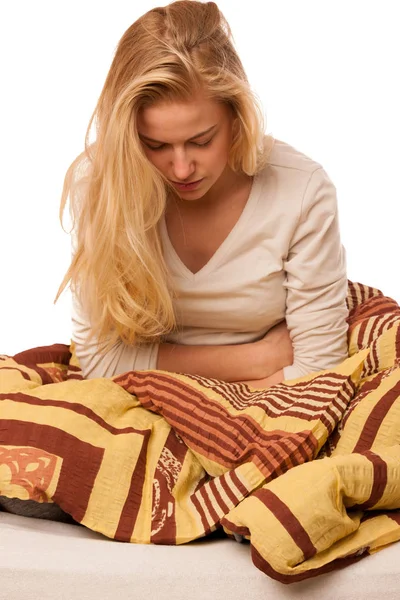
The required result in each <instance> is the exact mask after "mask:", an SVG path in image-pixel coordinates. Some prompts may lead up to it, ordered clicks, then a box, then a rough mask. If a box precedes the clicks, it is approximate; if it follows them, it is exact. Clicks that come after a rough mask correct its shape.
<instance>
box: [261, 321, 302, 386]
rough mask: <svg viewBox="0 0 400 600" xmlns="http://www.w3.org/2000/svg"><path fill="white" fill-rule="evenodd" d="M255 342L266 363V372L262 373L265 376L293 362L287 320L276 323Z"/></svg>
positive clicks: (267, 376) (263, 361)
mask: <svg viewBox="0 0 400 600" xmlns="http://www.w3.org/2000/svg"><path fill="white" fill-rule="evenodd" d="M254 343H255V345H256V346H257V349H258V351H259V352H260V353H261V357H262V358H261V360H262V363H263V364H264V365H265V373H262V376H263V377H264V378H267V379H268V378H269V377H270V376H271V375H272V376H273V375H274V374H276V373H277V371H281V370H282V369H283V367H288V366H290V365H291V364H293V345H292V340H291V339H290V335H289V330H288V328H287V325H286V321H281V323H278V325H275V327H273V328H272V329H270V330H269V331H268V333H267V334H266V335H265V336H264V337H263V338H262V339H261V340H259V341H258V342H254Z"/></svg>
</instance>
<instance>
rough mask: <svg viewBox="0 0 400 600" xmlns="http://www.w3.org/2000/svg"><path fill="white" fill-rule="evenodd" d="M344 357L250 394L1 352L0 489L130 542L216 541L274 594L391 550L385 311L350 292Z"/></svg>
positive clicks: (388, 311)
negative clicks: (231, 544)
mask: <svg viewBox="0 0 400 600" xmlns="http://www.w3.org/2000/svg"><path fill="white" fill-rule="evenodd" d="M348 305H349V311H350V313H349V358H348V359H347V360H346V361H344V362H343V363H342V364H341V365H339V366H338V367H337V368H335V369H330V370H329V371H324V372H320V373H313V374H311V375H308V376H307V377H303V378H301V379H297V380H293V381H288V382H284V383H281V384H279V385H276V386H274V387H272V388H270V389H269V390H255V389H252V388H249V387H248V386H247V385H245V384H239V383H230V384H228V383H224V382H222V381H219V380H213V379H206V378H203V377H194V376H188V375H184V374H174V373H168V372H164V371H130V372H127V373H124V374H122V375H119V376H115V377H113V378H102V379H91V380H84V379H83V378H82V375H81V372H80V369H79V364H78V361H77V359H76V356H75V353H74V347H73V345H71V346H67V345H62V344H56V345H54V346H50V347H44V348H34V349H32V350H28V351H26V352H22V353H20V354H17V355H15V356H13V357H10V356H7V355H1V356H0V494H1V495H3V496H5V497H7V498H19V499H21V500H36V501H38V502H47V503H56V504H57V505H58V506H60V507H61V508H62V510H63V511H65V512H66V513H68V514H69V515H71V516H72V517H73V519H74V520H75V521H77V522H79V523H81V524H82V525H84V526H86V527H88V528H90V529H92V530H95V531H98V532H101V533H102V534H104V535H105V536H108V537H110V538H114V539H116V540H120V541H125V542H134V543H140V544H148V543H155V544H183V543H187V542H190V541H191V540H195V539H197V538H200V537H203V536H207V535H210V534H211V533H212V532H214V531H215V530H219V531H220V533H221V534H225V535H227V536H229V537H232V539H237V540H243V541H246V540H248V541H249V545H250V548H251V556H252V560H253V562H254V564H255V565H256V567H258V568H259V569H261V570H262V571H263V572H264V573H266V574H267V575H269V576H271V577H273V578H275V579H277V580H279V581H281V582H284V583H291V582H294V581H298V580H300V579H305V578H307V577H311V576H314V575H317V574H320V573H323V572H326V571H329V570H331V569H334V568H337V567H341V566H345V565H347V564H349V563H352V562H354V561H356V560H359V559H360V558H361V557H363V556H365V555H367V554H371V553H373V552H375V551H377V550H379V549H381V548H383V547H384V546H386V545H387V544H389V543H392V542H395V541H397V540H399V539H400V510H399V509H400V444H399V442H400V398H399V392H400V362H399V361H400V330H399V326H400V308H399V306H398V305H397V303H396V302H395V301H394V300H391V299H390V298H387V297H385V296H384V295H383V294H382V293H381V292H380V291H379V290H376V289H373V288H370V287H367V286H364V285H361V284H353V283H351V282H349V295H348Z"/></svg>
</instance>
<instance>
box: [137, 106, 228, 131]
mask: <svg viewBox="0 0 400 600" xmlns="http://www.w3.org/2000/svg"><path fill="white" fill-rule="evenodd" d="M228 112H229V111H228V110H227V107H226V106H224V105H223V104H221V103H219V102H216V101H215V100H209V99H204V98H193V99H192V100H176V101H172V100H171V101H168V102H167V101H165V102H157V103H154V104H151V105H149V106H146V107H143V108H142V109H141V110H140V112H139V114H138V129H139V133H140V134H141V135H144V136H148V137H151V138H154V139H162V137H165V138H166V137H167V135H173V136H176V135H177V133H178V134H179V137H182V136H184V137H187V139H190V138H191V137H194V136H195V135H197V134H198V133H200V132H201V131H206V130H207V129H208V128H210V127H211V126H212V125H215V124H217V123H221V121H223V120H224V119H225V118H226V117H227V116H228ZM160 136H162V137H160Z"/></svg>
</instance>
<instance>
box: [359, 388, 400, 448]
mask: <svg viewBox="0 0 400 600" xmlns="http://www.w3.org/2000/svg"><path fill="white" fill-rule="evenodd" d="M399 394H400V381H398V382H396V384H395V385H394V386H393V387H392V388H391V389H390V390H389V391H388V392H386V394H385V395H384V396H382V398H381V399H380V400H379V401H378V403H377V404H376V405H375V407H374V408H373V409H372V411H371V413H370V415H369V417H368V418H367V420H366V422H365V424H364V427H363V429H362V431H361V434H360V437H359V439H358V442H357V444H356V445H355V447H354V450H353V452H359V453H360V454H362V453H363V452H365V451H366V450H369V449H370V448H371V446H372V444H373V443H374V440H375V438H376V435H377V433H378V430H379V428H380V427H381V425H382V423H383V421H384V419H385V417H386V415H387V414H388V412H389V411H390V409H391V408H392V406H393V404H394V403H395V402H396V400H397V398H398V396H399Z"/></svg>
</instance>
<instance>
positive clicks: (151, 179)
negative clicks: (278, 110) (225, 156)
mask: <svg viewBox="0 0 400 600" xmlns="http://www.w3.org/2000/svg"><path fill="white" fill-rule="evenodd" d="M195 90H203V91H205V92H206V93H207V94H208V96H209V97H211V98H213V99H215V100H217V101H220V102H224V103H226V104H228V105H229V106H230V107H232V109H233V111H234V116H235V118H236V122H237V125H238V126H237V127H236V128H235V129H236V131H235V135H234V137H233V142H232V146H231V150H230V155H229V161H228V162H229V165H230V167H231V168H232V169H233V170H234V171H237V172H242V173H246V174H248V175H250V176H252V175H254V174H255V173H257V172H258V171H259V170H260V169H261V168H262V167H263V166H264V165H265V164H266V162H267V158H268V153H269V151H270V149H271V147H272V144H273V138H272V137H270V136H269V137H265V136H264V123H263V116H262V111H261V109H260V107H259V105H258V102H257V100H256V98H255V96H254V94H253V93H252V91H251V88H250V86H249V83H248V80H247V77H246V74H245V72H244V69H243V66H242V63H241V61H240V59H239V57H238V55H237V53H236V51H235V49H234V46H233V42H232V39H231V32H230V28H229V25H228V23H227V22H226V20H225V18H224V16H223V15H222V13H221V12H220V11H219V9H218V7H217V5H216V4H215V3H214V2H206V3H203V2H197V1H195V0H179V1H177V2H173V3H171V4H169V5H168V6H166V7H162V8H154V9H153V10H150V11H149V12H147V13H146V14H145V15H143V16H142V17H141V18H139V19H138V20H137V21H136V22H135V23H133V25H131V26H130V27H129V29H128V30H127V31H126V32H125V33H124V35H123V36H122V38H121V40H120V42H119V44H118V47H117V50H116V52H115V56H114V59H113V62H112V64H111V67H110V70H109V72H108V75H107V78H106V81H105V84H104V87H103V90H102V92H101V95H100V98H99V100H98V103H97V106H96V108H95V111H94V113H93V115H92V117H91V119H90V122H89V125H88V128H87V132H86V138H85V150H84V152H83V153H82V154H81V155H79V156H78V157H77V158H76V159H75V160H74V162H73V163H72V164H71V166H70V167H69V169H68V171H67V173H66V176H65V180H64V187H63V192H62V197H61V206H60V220H61V223H62V216H63V212H64V208H65V205H66V202H67V199H68V198H69V199H70V212H71V216H72V219H73V234H74V238H75V244H74V245H75V252H74V254H73V257H72V262H71V265H70V267H69V269H68V271H67V273H66V274H65V277H64V279H63V281H62V283H61V285H60V288H59V290H58V293H57V296H56V299H55V302H56V301H57V299H58V297H59V296H60V294H61V293H62V291H63V290H64V289H65V287H66V286H67V284H68V283H69V282H71V291H72V293H73V294H76V295H77V298H78V299H79V301H80V303H81V306H82V308H83V309H84V311H85V313H86V314H87V315H89V318H90V326H91V334H92V335H95V336H96V337H97V339H98V340H99V341H100V342H101V341H108V344H107V345H106V348H105V350H107V349H108V348H109V347H111V345H112V344H114V343H115V342H116V341H117V339H122V340H123V341H124V342H125V343H128V344H133V343H135V344H139V343H146V342H150V341H155V339H158V338H160V337H161V336H163V335H165V334H166V333H168V332H170V331H172V330H173V329H174V328H175V327H176V317H175V314H174V308H173V297H174V290H173V286H172V283H171V281H170V280H169V277H168V272H167V268H166V265H165V262H164V258H163V253H162V247H161V242H160V239H159V233H158V223H159V221H160V218H161V217H162V215H163V212H164V210H165V206H166V197H167V191H168V182H167V181H166V180H165V179H164V178H163V176H162V175H161V174H160V173H159V172H158V171H157V170H156V169H155V167H154V166H153V165H152V164H151V163H150V161H149V160H148V159H147V158H146V156H145V154H144V152H143V150H142V145H141V142H140V139H139V137H138V132H137V127H136V121H137V115H138V111H139V110H140V109H141V108H142V107H143V106H145V105H147V104H149V103H153V102H156V101H157V100H164V99H166V98H171V99H186V98H190V97H191V96H192V95H193V92H194V91H195ZM93 123H94V124H95V126H96V140H95V142H94V143H93V144H90V142H89V135H90V131H91V128H92V125H93Z"/></svg>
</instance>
